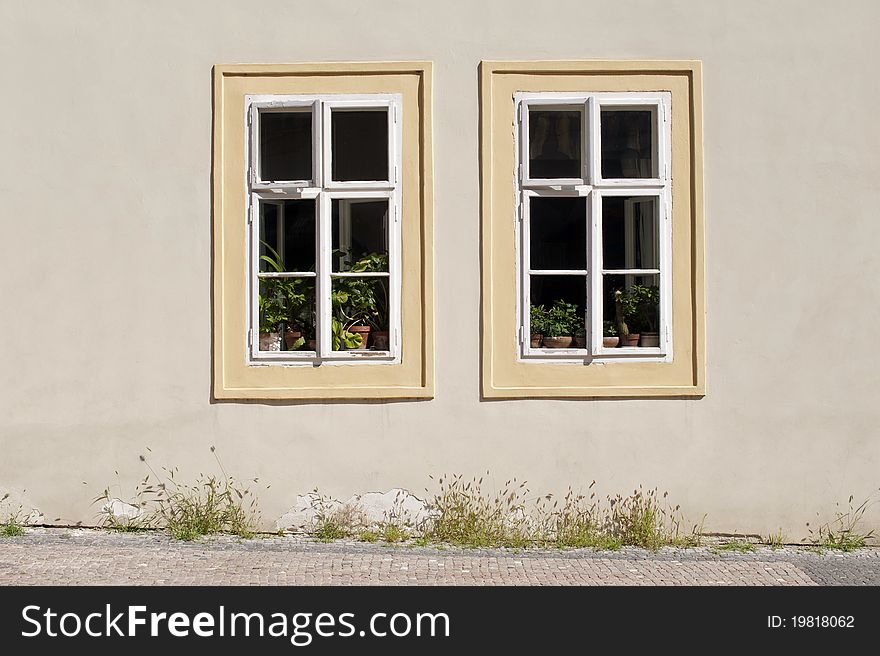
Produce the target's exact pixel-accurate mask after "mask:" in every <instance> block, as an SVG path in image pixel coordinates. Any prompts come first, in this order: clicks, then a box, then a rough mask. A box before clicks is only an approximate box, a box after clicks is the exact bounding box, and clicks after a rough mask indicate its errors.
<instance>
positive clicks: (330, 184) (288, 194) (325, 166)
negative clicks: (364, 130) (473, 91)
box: [245, 94, 402, 366]
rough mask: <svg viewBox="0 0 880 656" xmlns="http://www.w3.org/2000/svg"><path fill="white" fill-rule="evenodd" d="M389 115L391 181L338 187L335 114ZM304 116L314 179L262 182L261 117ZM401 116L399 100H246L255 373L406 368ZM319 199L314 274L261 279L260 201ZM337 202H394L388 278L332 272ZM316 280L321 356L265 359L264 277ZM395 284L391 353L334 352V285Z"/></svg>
mask: <svg viewBox="0 0 880 656" xmlns="http://www.w3.org/2000/svg"><path fill="white" fill-rule="evenodd" d="M374 108H386V109H387V110H388V169H389V170H388V180H380V181H364V182H357V181H351V182H342V181H334V180H332V179H331V171H332V168H331V165H332V162H331V158H332V149H331V144H330V138H331V121H330V113H331V111H332V110H333V109H374ZM290 109H304V110H305V111H311V114H312V179H310V180H286V181H267V180H262V179H260V177H259V176H260V171H259V165H260V159H261V158H260V152H259V149H260V138H259V136H260V115H261V113H263V112H276V111H289V110H290ZM401 111H402V96H401V95H400V94H317V95H246V96H245V115H246V117H247V126H246V130H247V134H246V137H247V138H246V143H247V144H248V148H247V152H246V158H247V162H246V165H247V169H246V170H247V179H246V181H245V186H246V192H247V198H248V208H247V223H248V245H247V250H248V294H247V310H248V311H247V315H248V316H247V327H248V328H247V349H246V353H247V354H248V364H251V365H289V366H297V365H307V366H319V365H322V364H329V365H334V364H352V363H358V364H399V363H400V361H401V338H400V336H401V308H400V304H401V300H400V299H401V249H400V244H401V233H400V207H401V185H400V170H401V125H402V120H401ZM295 199H315V201H316V202H315V213H316V217H315V219H316V230H315V255H316V257H315V271H314V272H310V271H294V272H285V273H284V274H277V273H275V274H273V273H268V274H267V273H262V274H261V273H259V244H260V237H259V226H260V216H259V211H260V201H261V200H266V201H283V200H295ZM335 199H358V200H371V199H387V200H388V233H387V234H388V272H387V273H386V272H378V273H374V272H370V273H358V274H352V273H346V272H335V273H334V272H333V271H332V264H333V261H332V225H331V221H332V202H333V200H335ZM279 275H281V276H285V277H295V278H314V279H315V297H316V303H317V313H316V317H317V326H316V331H315V341H316V350H315V351H303V350H299V351H260V350H259V326H260V324H259V320H260V319H259V304H258V303H257V302H256V300H257V298H258V297H259V279H260V277H267V276H268V277H271V276H276V277H277V276H279ZM342 277H387V278H389V285H388V287H389V299H388V332H389V349H388V350H387V351H367V350H363V351H361V350H349V351H333V350H332V333H331V318H332V306H331V300H330V290H331V288H332V281H333V279H334V278H342Z"/></svg>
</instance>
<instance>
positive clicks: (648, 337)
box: [632, 285, 660, 347]
mask: <svg viewBox="0 0 880 656" xmlns="http://www.w3.org/2000/svg"><path fill="white" fill-rule="evenodd" d="M632 291H633V293H634V294H635V296H636V304H637V311H636V315H637V316H636V321H637V323H638V326H639V346H647V347H657V346H660V333H659V332H658V330H657V323H658V318H659V313H658V311H657V310H658V308H659V307H660V289H659V288H658V287H656V286H655V285H647V286H646V285H633V287H632Z"/></svg>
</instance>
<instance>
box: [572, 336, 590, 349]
mask: <svg viewBox="0 0 880 656" xmlns="http://www.w3.org/2000/svg"><path fill="white" fill-rule="evenodd" d="M574 347H575V348H580V349H582V348H587V336H586V335H581V336H580V337H578V336H577V335H575V336H574Z"/></svg>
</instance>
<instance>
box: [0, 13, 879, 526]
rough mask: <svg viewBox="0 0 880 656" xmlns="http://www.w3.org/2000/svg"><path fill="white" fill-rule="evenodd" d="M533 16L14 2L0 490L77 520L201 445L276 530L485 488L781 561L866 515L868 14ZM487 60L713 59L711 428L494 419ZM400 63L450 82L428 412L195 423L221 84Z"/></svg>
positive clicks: (683, 414) (663, 413) (324, 409)
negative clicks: (370, 494)
mask: <svg viewBox="0 0 880 656" xmlns="http://www.w3.org/2000/svg"><path fill="white" fill-rule="evenodd" d="M550 4H552V5H555V8H553V9H549V10H548V9H546V7H547V6H548V4H547V3H544V4H541V3H534V2H519V1H518V2H510V1H505V2H501V1H498V2H487V3H474V2H452V1H449V0H447V1H446V2H442V3H440V2H437V3H433V5H434V7H433V8H430V7H428V6H427V3H415V2H392V1H390V0H387V1H381V2H371V3H351V2H343V1H341V0H331V1H326V2H320V3H306V2H297V3H293V2H282V1H272V0H265V1H264V2H260V3H257V4H254V3H251V2H243V1H242V2H207V1H205V2H178V1H177V0H169V1H166V2H152V3H142V2H121V1H118V0H114V1H112V2H111V1H109V0H108V1H105V2H69V1H66V2H60V1H59V2H11V1H6V2H3V3H2V4H0V62H2V63H0V85H2V94H3V102H2V103H0V144H2V146H0V148H2V151H0V152H2V155H0V216H2V228H3V230H2V238H0V304H2V308H3V312H2V318H0V336H2V337H0V393H2V402H0V488H6V489H12V490H14V491H16V492H17V493H20V491H21V489H23V488H25V489H26V490H27V492H26V494H25V496H26V499H27V502H28V503H31V504H33V505H35V506H36V507H38V508H39V509H40V510H42V511H43V512H44V513H45V516H46V518H47V519H48V520H52V519H54V518H55V517H61V518H62V519H63V521H65V522H72V521H77V520H82V521H86V522H88V521H94V517H95V510H96V508H95V507H93V506H90V505H89V504H90V501H91V499H92V498H93V497H94V496H96V495H97V494H98V493H100V491H101V490H102V489H103V488H104V487H105V486H106V485H108V484H112V483H114V482H115V480H116V477H115V475H114V470H118V471H119V475H120V480H121V481H122V483H123V485H124V486H125V487H126V489H127V488H128V486H129V485H130V484H132V483H133V482H134V481H135V480H136V479H137V478H142V477H143V475H144V473H145V472H144V469H143V464H142V463H140V462H139V461H138V458H137V456H138V455H139V454H140V453H142V452H144V448H145V447H146V446H149V447H150V448H151V449H152V460H153V462H154V463H156V464H173V465H177V466H179V467H180V469H181V471H182V472H195V471H200V470H205V469H206V468H210V453H209V451H208V447H209V445H211V444H215V445H216V446H217V448H218V450H219V452H220V453H221V455H222V456H223V458H224V460H225V462H226V464H227V467H228V468H229V469H231V470H233V471H234V472H235V473H236V474H237V475H239V476H241V477H249V476H259V477H260V478H261V480H262V481H263V482H265V483H271V485H272V487H271V489H270V490H268V491H267V492H264V493H263V494H262V497H261V498H262V505H263V511H264V516H265V517H266V518H267V519H268V520H270V521H271V520H273V519H274V518H275V517H277V516H278V515H280V514H281V513H282V512H283V511H284V510H285V509H286V508H287V507H288V506H289V505H291V504H292V501H293V498H294V495H295V494H297V493H300V492H305V491H308V490H309V489H311V488H313V487H315V486H319V487H320V488H321V489H322V490H324V491H326V492H328V493H330V494H333V495H336V496H343V497H345V496H348V495H349V494H351V493H354V492H360V491H366V490H382V489H387V488H389V487H391V486H402V487H408V488H410V489H413V490H415V491H420V490H422V489H423V488H424V486H425V485H426V484H428V483H429V481H428V478H427V477H428V475H429V474H438V473H442V472H463V473H466V474H472V473H477V472H479V471H480V470H485V469H490V470H491V472H492V474H493V477H494V478H495V479H496V480H498V481H499V482H502V483H503V481H504V480H505V479H506V478H507V477H509V476H518V477H521V478H526V479H528V480H529V481H530V482H531V483H532V485H533V486H534V487H536V488H541V489H554V488H556V489H558V488H561V487H565V486H566V485H568V484H573V485H584V486H585V485H587V484H589V481H591V480H592V479H594V478H595V479H597V480H598V481H599V483H600V484H601V485H602V489H603V490H605V491H627V490H628V489H630V488H632V487H633V486H635V485H637V484H639V483H641V484H644V485H646V486H654V485H657V486H660V487H661V489H667V490H669V492H670V495H671V497H672V498H673V499H674V500H676V501H678V502H681V503H682V505H683V507H684V510H685V511H686V512H687V514H688V515H689V516H691V517H693V518H697V519H698V518H699V517H700V516H702V515H703V514H704V513H706V514H707V515H708V517H707V523H706V525H707V528H708V529H710V530H717V531H734V530H738V531H744V532H756V533H766V532H768V531H769V530H771V529H777V528H780V527H781V528H783V529H784V530H785V531H786V533H787V534H788V535H789V537H791V538H801V537H804V536H805V535H806V529H805V526H804V524H805V522H807V521H811V520H812V519H813V518H814V515H815V513H816V512H821V513H822V514H823V515H824V516H827V515H830V514H831V513H833V511H834V508H835V505H834V504H835V502H837V501H841V502H845V501H846V498H847V497H848V495H849V494H855V495H856V497H857V499H861V498H864V497H866V496H868V495H869V494H870V493H871V492H872V491H874V490H876V489H877V487H878V486H880V435H878V425H880V404H878V402H877V399H878V392H880V375H878V371H880V367H878V364H880V363H878V358H877V356H876V349H874V348H873V347H872V343H873V341H874V340H873V332H874V329H875V327H876V326H878V325H880V309H878V308H880V292H878V286H877V282H876V280H877V274H878V265H880V256H878V252H880V248H878V240H880V220H878V218H877V207H880V185H878V180H880V158H878V157H877V154H876V145H877V143H880V127H878V126H880V123H878V121H877V120H876V114H877V112H876V108H877V107H878V106H880V87H878V85H877V84H876V73H875V67H876V65H877V62H878V61H880V46H878V39H877V38H876V33H875V32H876V29H875V28H876V25H877V23H878V21H880V10H878V5H877V3H875V2H873V0H865V1H862V2H847V3H843V4H838V5H831V4H829V3H823V2H773V3H767V2H753V1H744V2H735V3H734V2H728V3H715V2H713V3H708V2H702V1H700V0H691V1H669V2H615V3H609V2H604V1H601V2H600V1H588V0H577V1H575V2H558V3H550ZM477 5H480V6H479V7H477ZM148 7H149V8H148ZM517 7H519V8H520V11H519V12H516V11H515V10H516V8H517ZM484 58H485V59H579V58H607V59H630V58H631V59H654V58H656V59H690V58H693V59H701V60H702V61H703V73H704V91H705V97H704V114H705V173H706V234H707V250H706V254H707V263H708V271H707V280H706V282H707V299H708V324H707V334H708V345H709V352H708V367H709V368H708V394H707V396H706V397H705V398H704V399H702V400H677V399H667V400H661V399H658V400H642V401H639V400H627V401H548V400H542V401H538V400H521V401H493V402H481V401H480V395H479V365H480V358H479V341H478V326H479V316H480V315H479V310H480V308H479V302H480V296H479V285H480V278H479V235H480V231H479V225H480V224H479V209H480V207H479V194H478V188H479V187H478V185H479V159H478V148H479V141H478V117H479V108H478V68H477V67H478V64H479V61H480V60H481V59H484ZM406 59H419V60H432V61H433V62H434V66H435V68H434V84H435V88H434V98H435V105H434V126H435V127H434V145H435V148H434V153H435V198H436V204H435V216H436V258H435V261H436V267H435V270H436V281H437V284H436V294H435V298H436V305H435V316H436V327H437V331H436V334H437V346H436V381H437V384H436V399H435V400H434V401H427V402H394V403H390V402H389V403H350V402H338V403H332V404H320V403H310V402H300V403H282V402H277V403H256V402H254V403H216V404H212V403H211V401H210V386H211V348H210V346H211V343H210V327H211V315H210V290H211V283H210V266H211V262H210V257H211V241H210V240H211V230H210V202H211V193H210V158H211V67H212V65H213V64H216V63H221V62H222V63H234V62H296V61H320V60H406ZM83 482H85V483H86V484H85V485H84V484H83ZM0 496H2V495H0ZM870 522H871V524H872V525H873V526H875V527H877V528H880V512H878V511H877V507H875V509H874V511H873V512H872V514H871V516H870Z"/></svg>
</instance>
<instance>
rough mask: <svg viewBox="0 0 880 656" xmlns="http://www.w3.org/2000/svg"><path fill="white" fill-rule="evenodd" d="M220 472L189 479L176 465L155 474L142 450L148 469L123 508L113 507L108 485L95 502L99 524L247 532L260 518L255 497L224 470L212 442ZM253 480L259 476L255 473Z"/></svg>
mask: <svg viewBox="0 0 880 656" xmlns="http://www.w3.org/2000/svg"><path fill="white" fill-rule="evenodd" d="M211 453H213V454H214V457H215V459H216V460H217V464H218V465H219V468H220V470H221V472H222V474H221V475H205V474H199V475H198V477H197V478H196V480H195V482H194V483H183V482H180V481H179V472H178V470H177V468H176V467H175V468H171V469H167V468H165V467H163V468H162V472H163V475H159V474H157V473H156V471H155V470H154V469H153V468H152V467H151V466H150V464H149V462H148V461H147V459H146V457H145V456H143V455H142V456H140V460H141V461H142V462H144V463H146V464H147V467H148V468H149V470H150V473H149V474H148V475H147V476H146V477H145V478H144V479H143V480H142V481H141V482H140V483H139V484H138V485H137V487H136V489H135V495H134V500H133V502H131V503H128V504H126V505H127V506H128V508H126V509H125V512H124V513H122V512H121V513H120V514H116V513H114V510H113V507H114V501H118V500H116V499H114V498H113V496H112V495H111V493H110V488H107V489H105V490H104V492H103V493H102V494H101V495H99V496H98V497H97V498H96V499H95V500H94V502H95V503H101V504H102V506H101V514H102V520H103V526H104V527H105V528H109V529H112V530H116V531H120V532H137V531H145V530H150V529H164V530H167V531H168V532H169V533H170V534H171V536H172V537H174V538H175V539H177V540H186V541H189V540H196V539H198V538H200V537H202V536H206V535H214V534H217V533H228V534H232V535H237V536H238V537H241V538H252V537H254V533H255V531H256V526H257V524H258V521H259V511H258V508H257V500H256V498H255V496H254V495H253V494H251V492H250V490H249V489H248V487H247V486H246V485H244V484H243V483H241V482H239V481H237V480H236V479H235V478H233V477H231V476H229V475H228V474H227V473H226V471H225V469H224V468H223V464H222V463H221V462H220V458H219V457H218V456H217V453H216V450H215V448H214V447H213V446H212V447H211ZM253 482H254V483H256V482H258V481H257V479H254V481H253Z"/></svg>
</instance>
